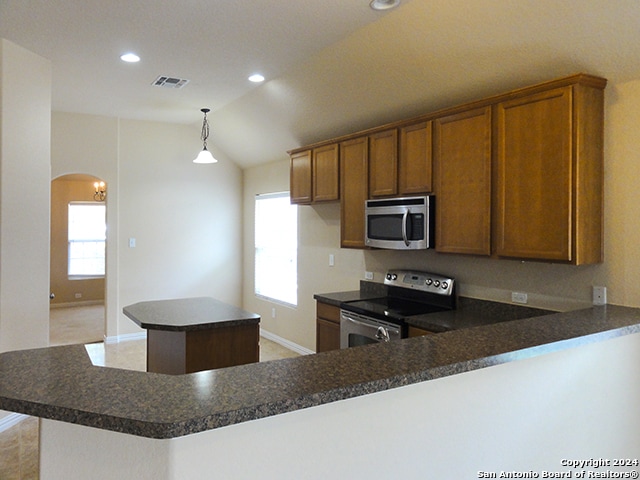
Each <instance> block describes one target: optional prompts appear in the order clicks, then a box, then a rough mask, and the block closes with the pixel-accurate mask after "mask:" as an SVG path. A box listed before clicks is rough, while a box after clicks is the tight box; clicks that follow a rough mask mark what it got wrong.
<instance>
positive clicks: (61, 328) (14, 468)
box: [0, 305, 298, 480]
mask: <svg viewBox="0 0 640 480" xmlns="http://www.w3.org/2000/svg"><path fill="white" fill-rule="evenodd" d="M50 313H51V316H50V335H49V339H50V343H51V345H52V346H53V345H68V344H74V343H84V344H87V345H86V348H87V352H88V353H89V355H90V357H91V359H92V361H93V362H94V364H96V365H103V366H108V367H113V368H123V369H127V370H141V371H144V370H145V369H146V342H145V340H135V341H128V342H122V343H116V344H107V345H105V344H104V342H103V341H102V340H103V337H104V309H103V307H102V306H101V305H96V306H83V307H73V308H56V309H52V310H51V312H50ZM296 356H298V353H296V352H294V351H292V350H289V349H287V348H285V347H283V346H281V345H279V344H277V343H275V342H272V341H271V340H267V339H266V338H264V337H262V338H260V361H261V362H265V361H269V360H276V359H279V358H288V357H296ZM38 432H39V428H38V419H37V418H34V417H25V418H24V420H22V421H21V422H20V423H18V424H17V425H15V426H13V427H11V428H9V429H7V430H5V431H4V432H0V480H37V479H38V478H39V465H38V449H39V433H38Z"/></svg>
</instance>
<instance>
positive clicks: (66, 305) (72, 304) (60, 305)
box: [49, 300, 104, 308]
mask: <svg viewBox="0 0 640 480" xmlns="http://www.w3.org/2000/svg"><path fill="white" fill-rule="evenodd" d="M93 305H104V300H83V301H81V302H66V303H50V304H49V308H69V307H91V306H93Z"/></svg>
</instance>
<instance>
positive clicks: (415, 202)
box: [365, 195, 435, 250]
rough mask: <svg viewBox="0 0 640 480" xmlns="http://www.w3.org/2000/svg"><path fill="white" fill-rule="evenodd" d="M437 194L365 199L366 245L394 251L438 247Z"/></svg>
mask: <svg viewBox="0 0 640 480" xmlns="http://www.w3.org/2000/svg"><path fill="white" fill-rule="evenodd" d="M434 211H435V197H434V196H433V195H427V196H422V197H404V198H385V199H377V200H367V201H366V202H365V245H367V246H368V247H376V248H388V249H392V250H420V249H425V248H433V246H434Z"/></svg>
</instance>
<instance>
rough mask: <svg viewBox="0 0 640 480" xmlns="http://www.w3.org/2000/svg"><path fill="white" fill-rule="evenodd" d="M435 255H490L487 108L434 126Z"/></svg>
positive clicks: (474, 110)
mask: <svg viewBox="0 0 640 480" xmlns="http://www.w3.org/2000/svg"><path fill="white" fill-rule="evenodd" d="M433 168H434V180H435V185H434V187H435V188H434V191H435V195H436V250H437V251H438V252H446V253H466V254H475V255H490V254H491V107H490V106H487V107H483V108H477V109H473V110H469V111H466V112H463V113H458V114H455V115H450V116H447V117H443V118H438V119H436V120H434V157H433Z"/></svg>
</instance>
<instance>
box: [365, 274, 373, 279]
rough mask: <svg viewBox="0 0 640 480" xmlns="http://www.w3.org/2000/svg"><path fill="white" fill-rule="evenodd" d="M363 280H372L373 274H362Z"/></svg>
mask: <svg viewBox="0 0 640 480" xmlns="http://www.w3.org/2000/svg"><path fill="white" fill-rule="evenodd" d="M364 279H365V280H373V272H364Z"/></svg>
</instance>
